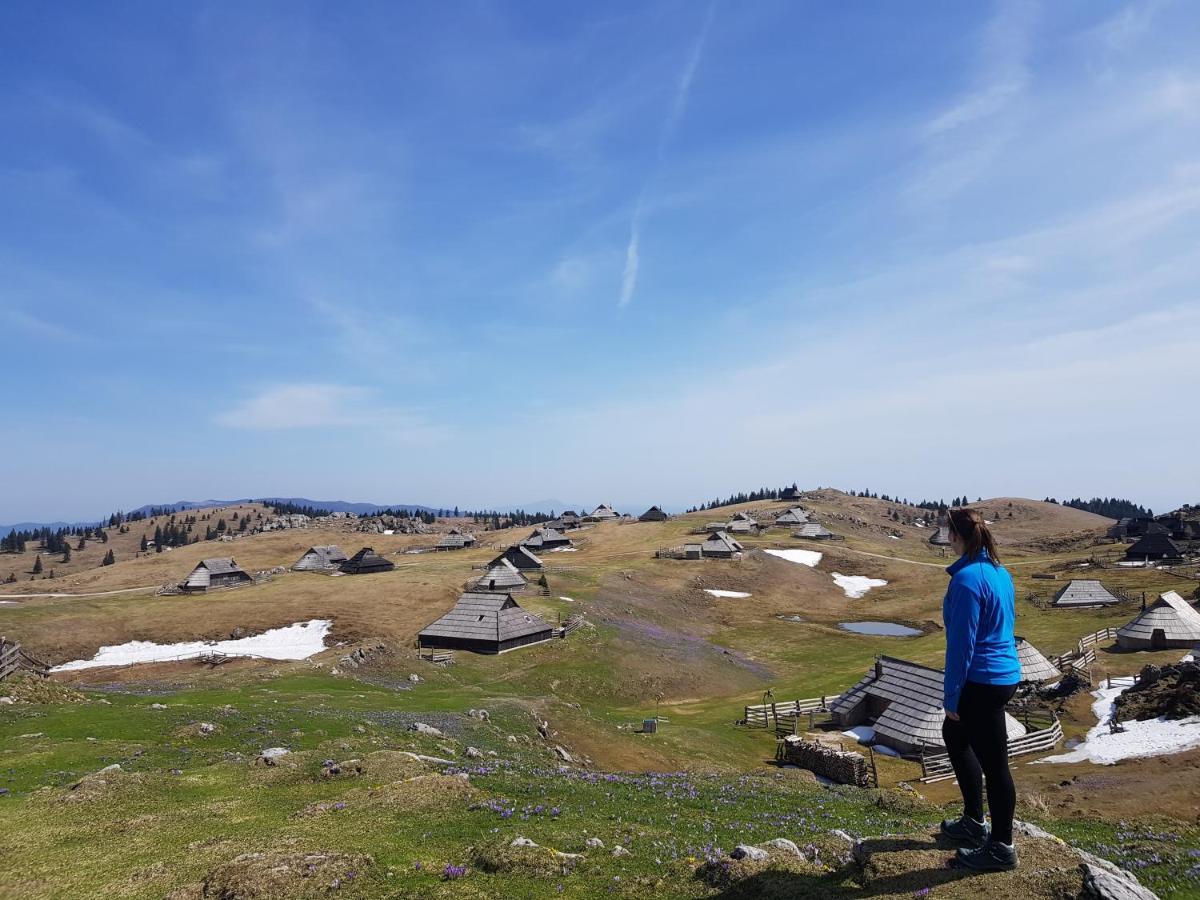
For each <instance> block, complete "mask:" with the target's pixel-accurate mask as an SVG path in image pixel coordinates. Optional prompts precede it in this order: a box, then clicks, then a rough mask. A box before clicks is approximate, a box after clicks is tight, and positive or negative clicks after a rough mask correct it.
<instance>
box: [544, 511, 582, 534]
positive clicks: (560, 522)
mask: <svg viewBox="0 0 1200 900" xmlns="http://www.w3.org/2000/svg"><path fill="white" fill-rule="evenodd" d="M582 523H583V520H582V519H581V518H579V513H577V512H575V510H573V509H568V510H567V511H566V512H565V513H563V514H562V515H561V516H559V517H558V518H557V519H551V520H550V521H549V522H547V523H546V527H547V528H553V529H555V530H556V531H569V530H571V529H572V528H578V527H579V526H580V525H581V524H582Z"/></svg>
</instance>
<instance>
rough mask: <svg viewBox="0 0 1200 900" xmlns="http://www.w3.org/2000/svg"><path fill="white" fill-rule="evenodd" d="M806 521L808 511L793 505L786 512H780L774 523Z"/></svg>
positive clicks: (799, 523) (785, 523) (787, 523)
mask: <svg viewBox="0 0 1200 900" xmlns="http://www.w3.org/2000/svg"><path fill="white" fill-rule="evenodd" d="M806 522H808V513H807V512H805V511H804V510H803V509H801V508H800V507H799V506H793V507H792V508H791V509H789V510H788V511H787V512H783V513H780V514H779V516H778V517H777V518H776V519H775V524H776V525H804V524H805V523H806Z"/></svg>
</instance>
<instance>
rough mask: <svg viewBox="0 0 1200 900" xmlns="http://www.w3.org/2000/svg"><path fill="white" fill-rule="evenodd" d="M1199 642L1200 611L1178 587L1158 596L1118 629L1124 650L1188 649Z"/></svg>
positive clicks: (1118, 636)
mask: <svg viewBox="0 0 1200 900" xmlns="http://www.w3.org/2000/svg"><path fill="white" fill-rule="evenodd" d="M1197 643H1200V612H1198V611H1197V610H1196V608H1195V607H1194V606H1192V605H1191V604H1190V603H1188V602H1187V601H1186V600H1184V599H1183V597H1181V596H1180V595H1179V594H1177V593H1176V592H1175V591H1168V592H1167V593H1165V594H1162V595H1160V596H1159V598H1158V599H1157V600H1155V601H1154V602H1153V603H1151V604H1150V605H1149V606H1148V607H1147V608H1146V609H1144V610H1143V611H1142V612H1141V613H1139V614H1138V616H1137V617H1136V618H1135V619H1134V620H1133V621H1132V622H1129V623H1128V624H1126V625H1123V626H1122V627H1121V628H1120V629H1118V631H1117V646H1119V647H1121V648H1123V649H1125V650H1171V649H1180V650H1188V649H1191V648H1192V647H1193V646H1195V645H1196V644H1197Z"/></svg>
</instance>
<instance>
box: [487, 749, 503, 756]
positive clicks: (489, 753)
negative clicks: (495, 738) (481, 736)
mask: <svg viewBox="0 0 1200 900" xmlns="http://www.w3.org/2000/svg"><path fill="white" fill-rule="evenodd" d="M487 755H488V756H499V755H500V754H499V753H497V752H496V751H495V750H489V751H488V752H487Z"/></svg>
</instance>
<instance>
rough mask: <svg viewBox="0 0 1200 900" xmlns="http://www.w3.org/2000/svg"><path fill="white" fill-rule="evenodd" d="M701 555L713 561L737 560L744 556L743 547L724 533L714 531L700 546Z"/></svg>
mask: <svg viewBox="0 0 1200 900" xmlns="http://www.w3.org/2000/svg"><path fill="white" fill-rule="evenodd" d="M700 555H701V556H707V557H709V558H711V559H736V558H738V557H739V556H741V555H742V545H741V544H739V543H738V542H737V541H735V540H734V539H733V538H731V537H730V536H729V535H728V534H726V533H725V532H724V531H714V532H713V533H712V534H710V535H709V536H708V538H707V539H706V540H705V541H704V543H702V544H701V545H700Z"/></svg>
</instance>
